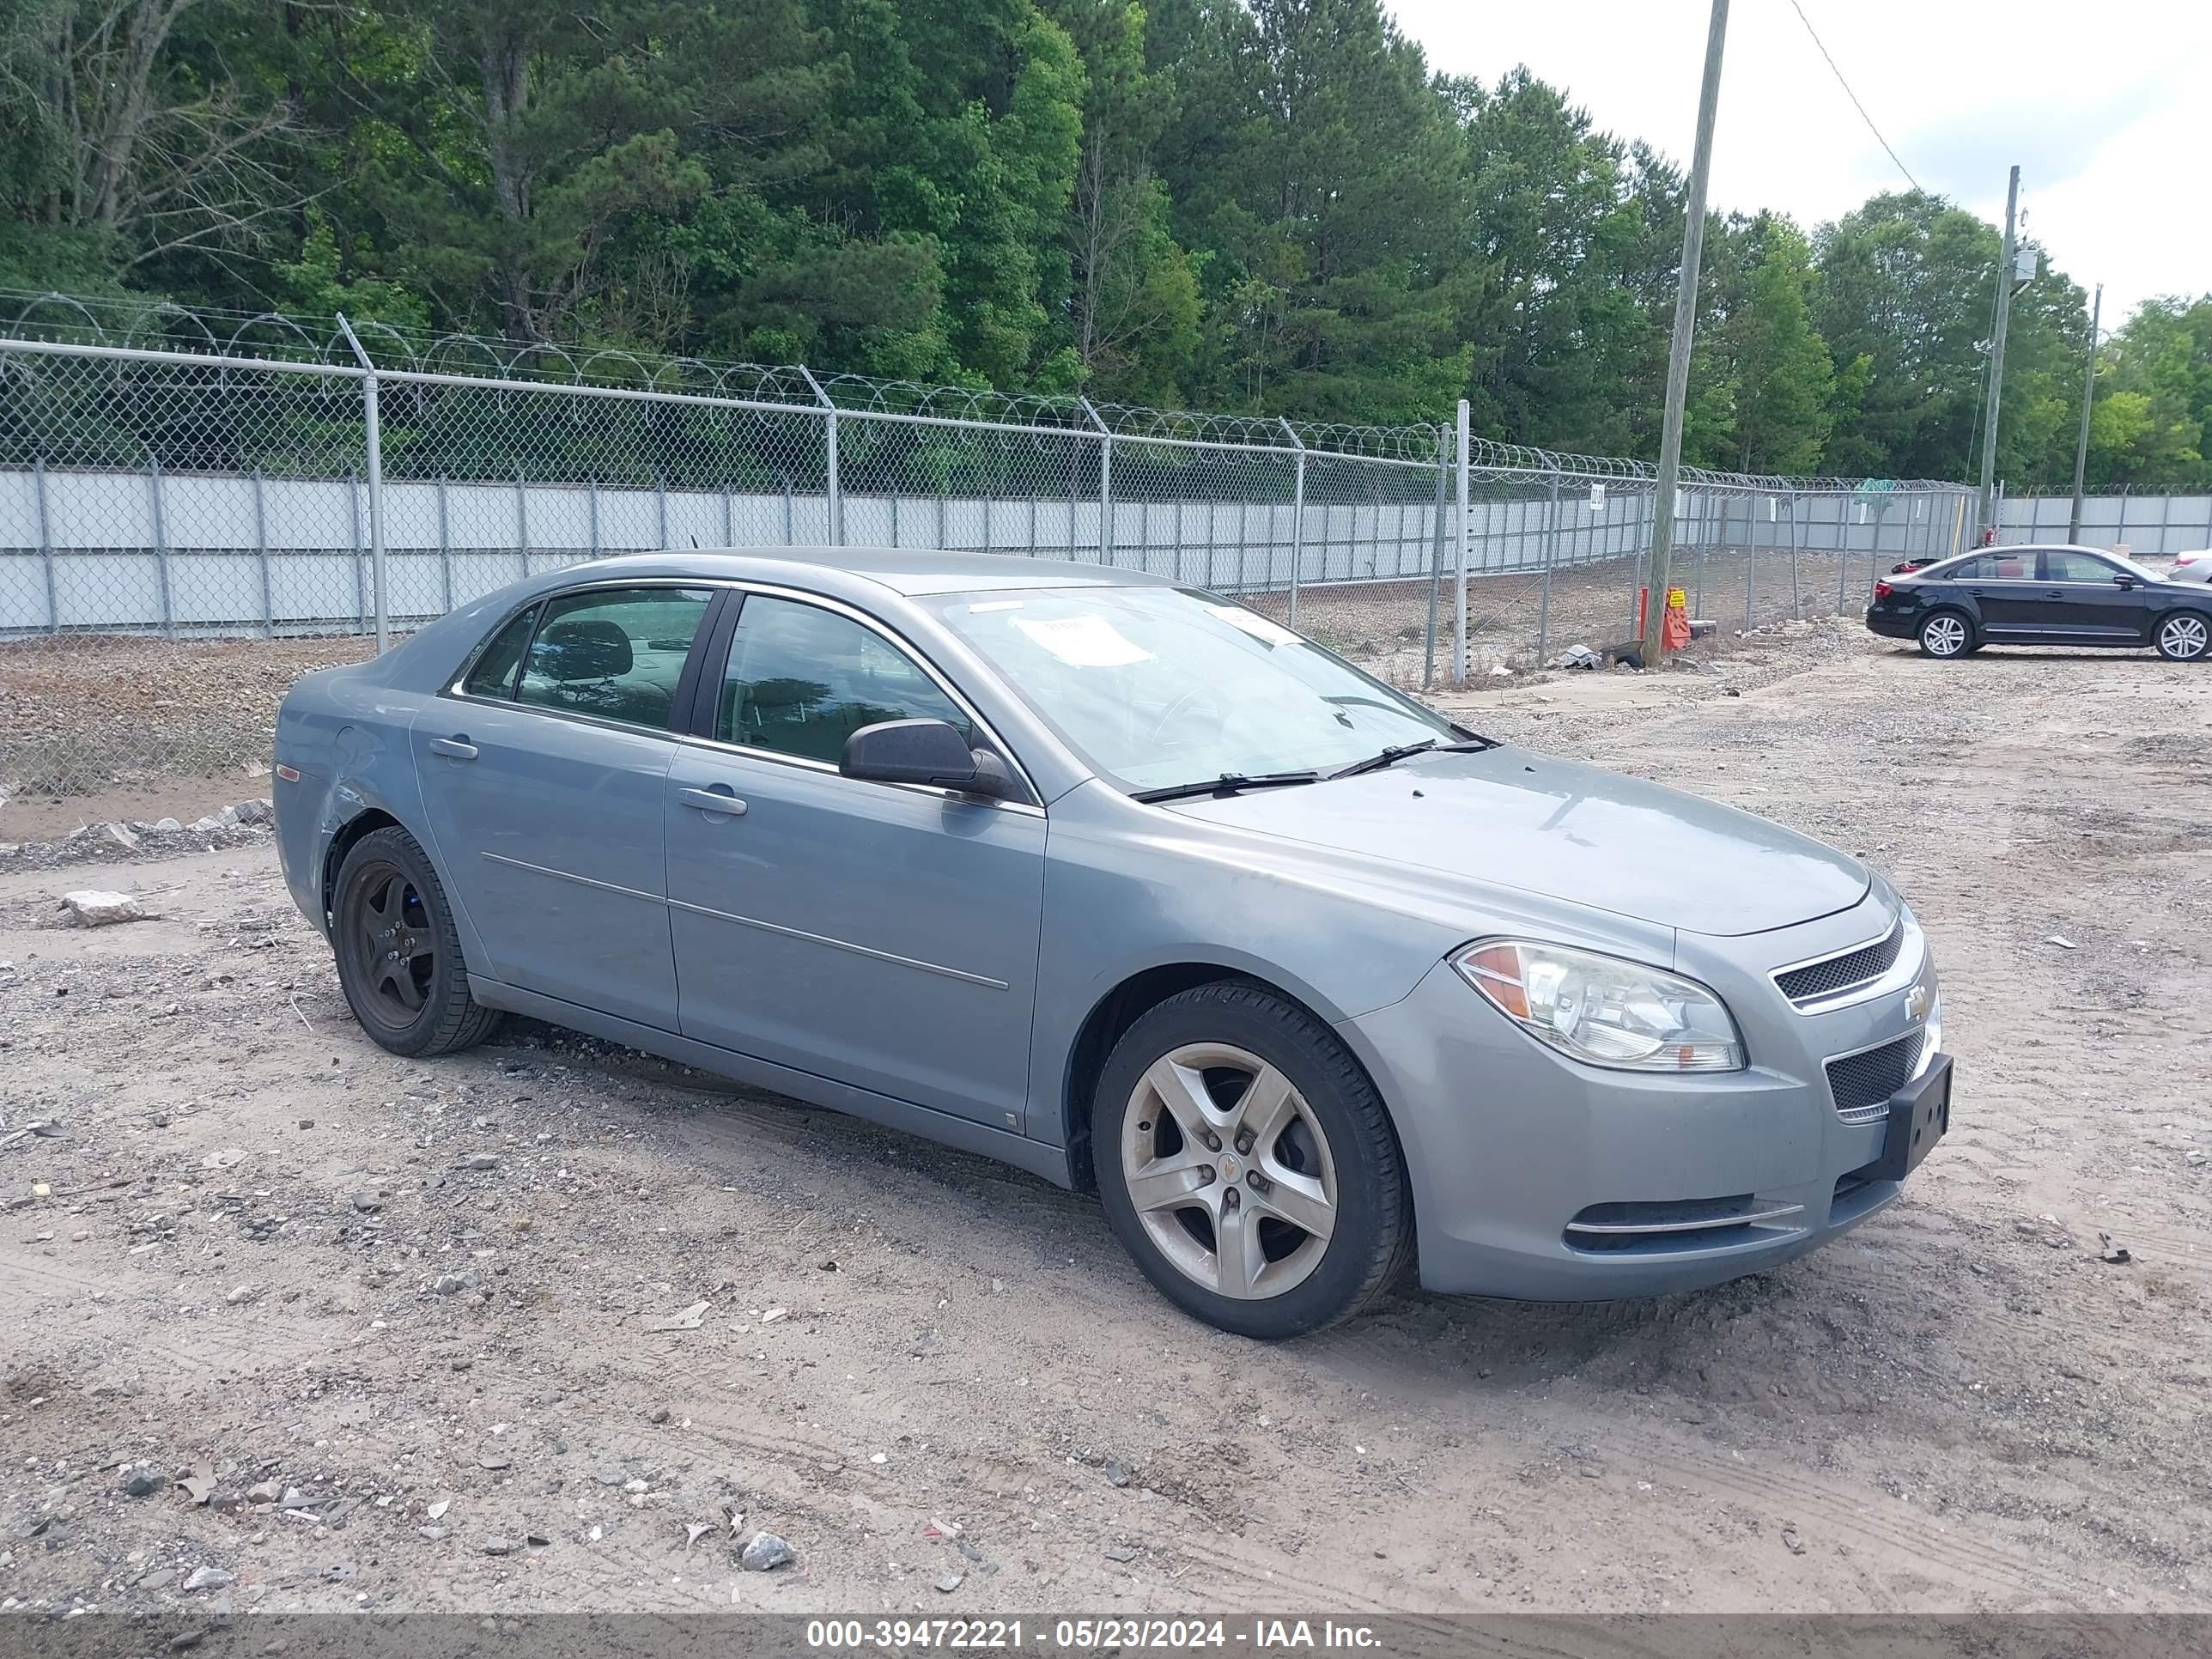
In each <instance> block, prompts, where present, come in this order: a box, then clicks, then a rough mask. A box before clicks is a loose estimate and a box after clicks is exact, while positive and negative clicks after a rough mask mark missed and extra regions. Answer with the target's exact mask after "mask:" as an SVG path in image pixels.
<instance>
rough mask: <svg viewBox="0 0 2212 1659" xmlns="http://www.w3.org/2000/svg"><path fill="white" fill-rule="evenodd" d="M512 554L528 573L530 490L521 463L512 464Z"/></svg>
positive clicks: (523, 572) (524, 572) (526, 573)
mask: <svg viewBox="0 0 2212 1659" xmlns="http://www.w3.org/2000/svg"><path fill="white" fill-rule="evenodd" d="M514 556H515V557H516V558H518V559H520V561H521V562H522V574H524V575H526V576H527V575H528V574H530V492H529V490H528V489H526V488H525V487H524V485H523V482H522V463H521V462H520V461H517V462H516V463H515V464H514Z"/></svg>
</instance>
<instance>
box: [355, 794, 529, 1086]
mask: <svg viewBox="0 0 2212 1659" xmlns="http://www.w3.org/2000/svg"><path fill="white" fill-rule="evenodd" d="M334 911H335V923H334V926H333V927H332V928H331V943H332V945H334V946H335V947H336V949H337V958H338V982H339V984H340V985H342V986H343V987H344V989H345V999H346V1003H347V1006H349V1007H350V1008H351V1009H352V1010H353V1017H354V1018H356V1020H358V1021H360V1022H361V1029H362V1030H364V1031H366V1032H368V1035H369V1036H370V1037H371V1039H373V1040H374V1042H375V1043H376V1045H377V1046H378V1047H379V1048H384V1049H386V1050H389V1051H390V1052H391V1053H392V1054H404V1055H407V1056H408V1057H410V1059H415V1058H426V1057H428V1056H430V1055H434V1054H457V1053H459V1051H460V1050H461V1049H464V1048H474V1047H475V1046H476V1045H477V1043H479V1042H483V1040H484V1039H485V1038H486V1037H487V1036H490V1035H491V1032H492V1028H493V1027H495V1025H497V1024H499V1018H500V1017H499V1012H498V1010H496V1009H493V1008H486V1007H483V1006H480V1005H479V1004H478V1003H477V1001H476V1000H474V999H473V998H471V996H470V995H469V971H468V965H467V963H465V962H463V961H462V959H461V940H460V935H459V933H458V932H457V931H456V930H455V929H454V927H453V907H452V906H451V905H449V904H448V903H447V902H446V889H445V885H444V884H443V883H441V882H440V881H439V879H438V872H437V871H435V869H433V868H432V867H431V865H430V860H429V857H428V854H425V853H424V852H423V851H422V848H421V847H420V846H419V845H417V844H416V840H415V837H414V836H410V835H409V834H408V833H407V832H406V831H405V830H404V829H398V828H396V827H395V828H387V829H373V830H371V831H370V832H369V833H368V835H365V836H362V838H361V839H360V840H359V841H357V842H355V843H354V844H353V846H352V847H351V848H348V849H347V852H346V855H345V862H344V863H343V864H341V865H340V866H338V879H337V904H336V906H335V907H334Z"/></svg>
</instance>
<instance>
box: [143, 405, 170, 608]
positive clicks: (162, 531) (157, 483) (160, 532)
mask: <svg viewBox="0 0 2212 1659" xmlns="http://www.w3.org/2000/svg"><path fill="white" fill-rule="evenodd" d="M146 491H147V497H148V499H149V501H151V503H152V505H153V513H154V516H153V530H154V570H155V574H156V575H157V576H159V578H160V579H161V637H162V638H163V639H167V640H173V639H174V638H176V637H177V619H176V614H175V612H174V611H173V609H172V607H171V605H170V600H169V536H168V526H167V525H166V524H164V523H163V522H162V519H161V457H160V456H158V455H156V454H155V453H154V451H153V449H152V448H151V447H149V448H148V449H147V451H146Z"/></svg>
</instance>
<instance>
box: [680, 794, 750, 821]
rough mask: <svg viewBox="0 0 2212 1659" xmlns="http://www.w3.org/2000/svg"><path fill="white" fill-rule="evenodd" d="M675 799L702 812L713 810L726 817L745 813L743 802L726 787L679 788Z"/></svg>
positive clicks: (736, 816) (734, 816)
mask: <svg viewBox="0 0 2212 1659" xmlns="http://www.w3.org/2000/svg"><path fill="white" fill-rule="evenodd" d="M676 799H678V800H680V801H682V802H683V803H684V805H686V806H696V807H697V808H698V809H699V810H700V811H702V812H713V813H717V814H719V815H720V816H721V817H726V818H741V817H744V815H745V804H744V802H743V801H741V800H739V799H738V798H737V797H736V796H735V795H733V794H732V793H730V792H729V791H728V790H726V789H679V790H678V791H677V792H676Z"/></svg>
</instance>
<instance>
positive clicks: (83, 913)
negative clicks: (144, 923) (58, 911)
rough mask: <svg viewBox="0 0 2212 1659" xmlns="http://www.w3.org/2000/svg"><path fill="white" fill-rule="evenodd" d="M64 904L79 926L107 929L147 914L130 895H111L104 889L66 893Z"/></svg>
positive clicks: (63, 896)
mask: <svg viewBox="0 0 2212 1659" xmlns="http://www.w3.org/2000/svg"><path fill="white" fill-rule="evenodd" d="M62 903H63V904H64V906H66V907H67V908H68V910H69V913H70V915H72V916H74V917H75V918H76V921H77V923H78V925H79V926H81V927H107V926H108V925H109V924H111V923H112V922H118V921H138V920H139V919H140V918H141V917H143V915H145V914H146V913H145V911H143V909H141V908H139V905H138V901H137V899H135V898H133V897H131V895H130V894H128V893H111V892H107V891H106V890H103V889H100V888H96V887H88V888H85V889H83V890H81V891H78V892H75V893H64V894H63V895H62Z"/></svg>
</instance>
